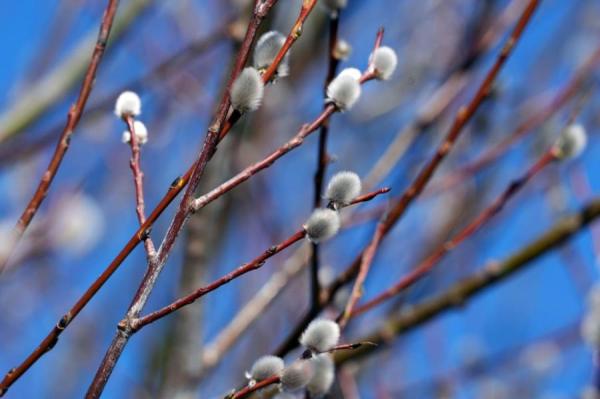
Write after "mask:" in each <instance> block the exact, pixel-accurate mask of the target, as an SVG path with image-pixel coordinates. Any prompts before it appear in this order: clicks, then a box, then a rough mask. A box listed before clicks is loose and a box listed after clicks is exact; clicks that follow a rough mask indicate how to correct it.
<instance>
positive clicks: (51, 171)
mask: <svg viewBox="0 0 600 399" xmlns="http://www.w3.org/2000/svg"><path fill="white" fill-rule="evenodd" d="M118 5H119V0H108V2H107V4H106V9H105V10H104V15H103V17H102V22H101V23H100V32H99V33H98V38H97V39H96V45H95V46H94V51H93V52H92V57H91V59H90V62H89V64H88V67H87V71H86V73H85V77H84V79H83V82H82V84H81V89H80V90H79V97H77V100H76V101H75V103H74V104H73V105H71V108H70V109H69V113H68V115H67V123H66V124H65V127H64V128H63V131H62V133H61V134H60V137H59V139H58V143H57V144H56V148H55V149H54V154H53V155H52V159H51V160H50V163H49V164H48V167H47V168H46V171H45V172H44V174H43V175H42V179H41V180H40V182H39V183H38V186H37V189H36V190H35V193H34V194H33V197H32V198H31V200H30V201H29V203H28V204H27V206H26V207H25V210H24V211H23V214H21V217H20V218H19V220H18V221H17V225H16V226H15V229H14V231H13V234H11V236H10V240H11V245H10V246H9V248H12V249H11V250H10V251H9V252H8V254H7V255H6V256H4V257H2V258H0V274H1V273H2V272H3V271H4V269H5V267H6V264H7V262H8V260H9V258H10V256H11V253H12V252H14V250H15V248H16V247H17V245H18V243H19V241H20V240H21V238H22V237H23V234H25V230H27V227H28V226H29V224H30V223H31V220H32V219H33V217H34V216H35V214H36V212H37V211H38V209H39V208H40V205H41V204H42V202H43V201H44V199H45V198H46V195H47V194H48V189H49V188H50V184H52V180H54V177H55V176H56V173H57V172H58V168H59V167H60V164H61V163H62V160H63V158H64V156H65V153H66V152H67V150H68V149H69V143H70V141H71V136H72V135H73V132H74V131H75V128H76V127H77V124H78V123H79V120H80V119H81V115H82V114H83V110H84V109H85V104H86V103H87V100H88V98H89V96H90V93H91V92H92V88H93V87H94V81H95V78H96V71H97V70H98V66H99V65H100V61H101V60H102V56H103V55H104V50H105V49H106V43H107V42H108V37H109V35H110V30H111V28H112V25H113V21H114V18H115V14H116V13H117V7H118ZM1 389H2V384H0V390H1Z"/></svg>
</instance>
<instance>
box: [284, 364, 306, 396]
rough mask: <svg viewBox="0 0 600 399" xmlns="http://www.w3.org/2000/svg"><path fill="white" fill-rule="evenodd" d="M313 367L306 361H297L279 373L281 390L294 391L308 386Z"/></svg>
mask: <svg viewBox="0 0 600 399" xmlns="http://www.w3.org/2000/svg"><path fill="white" fill-rule="evenodd" d="M313 372H314V370H313V365H312V363H311V362H309V361H307V360H297V361H295V362H294V363H292V364H291V365H290V366H288V367H286V368H285V369H284V370H283V372H282V373H281V379H280V381H281V388H282V389H283V390H284V391H295V390H297V389H300V388H303V387H305V386H306V384H308V382H309V381H310V380H311V378H312V376H313Z"/></svg>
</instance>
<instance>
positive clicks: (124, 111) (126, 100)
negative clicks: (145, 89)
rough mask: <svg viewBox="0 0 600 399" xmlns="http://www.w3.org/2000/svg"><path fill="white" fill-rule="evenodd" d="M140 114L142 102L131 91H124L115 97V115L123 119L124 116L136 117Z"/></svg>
mask: <svg viewBox="0 0 600 399" xmlns="http://www.w3.org/2000/svg"><path fill="white" fill-rule="evenodd" d="M141 113H142V100H140V96H138V95H137V94H136V93H134V92H132V91H124V92H123V93H121V94H119V97H117V102H116V103H115V115H117V116H118V117H119V118H123V117H124V116H125V115H131V116H138V115H139V114H141Z"/></svg>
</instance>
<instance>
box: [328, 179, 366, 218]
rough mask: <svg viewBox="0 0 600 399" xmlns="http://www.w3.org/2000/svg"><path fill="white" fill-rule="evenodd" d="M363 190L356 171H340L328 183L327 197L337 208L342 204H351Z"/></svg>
mask: <svg viewBox="0 0 600 399" xmlns="http://www.w3.org/2000/svg"><path fill="white" fill-rule="evenodd" d="M360 190H361V182H360V177H358V175H357V174H356V173H354V172H349V171H345V172H338V173H336V174H335V175H333V177H332V178H331V180H329V184H328V185H327V190H325V198H327V199H328V200H329V201H330V202H331V203H333V204H334V206H335V207H336V209H337V208H338V207H339V206H341V205H347V204H349V203H350V202H351V201H352V200H353V199H354V198H356V197H358V195H359V194H360Z"/></svg>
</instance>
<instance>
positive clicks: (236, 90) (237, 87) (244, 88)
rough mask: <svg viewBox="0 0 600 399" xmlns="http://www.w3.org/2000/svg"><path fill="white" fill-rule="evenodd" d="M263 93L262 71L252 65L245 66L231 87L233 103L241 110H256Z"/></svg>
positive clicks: (234, 106)
mask: <svg viewBox="0 0 600 399" xmlns="http://www.w3.org/2000/svg"><path fill="white" fill-rule="evenodd" d="M263 93H264V84H263V81H262V78H261V76H260V73H259V72H258V71H257V70H256V69H254V68H252V67H248V68H244V70H243V71H242V72H241V73H240V75H239V76H238V77H237V79H236V80H235V82H233V86H232V87H231V105H232V106H233V108H234V109H236V110H238V111H240V112H247V111H256V110H257V109H258V107H259V106H260V103H261V101H262V98H263Z"/></svg>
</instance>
